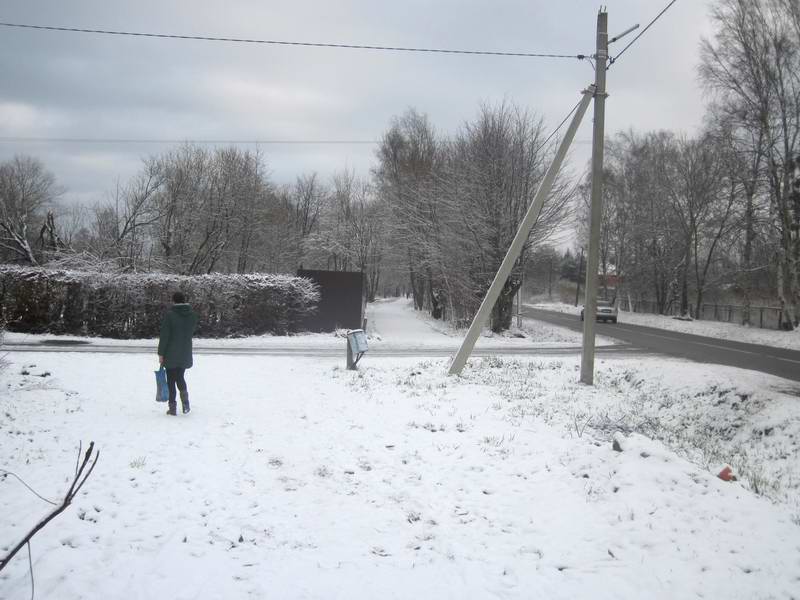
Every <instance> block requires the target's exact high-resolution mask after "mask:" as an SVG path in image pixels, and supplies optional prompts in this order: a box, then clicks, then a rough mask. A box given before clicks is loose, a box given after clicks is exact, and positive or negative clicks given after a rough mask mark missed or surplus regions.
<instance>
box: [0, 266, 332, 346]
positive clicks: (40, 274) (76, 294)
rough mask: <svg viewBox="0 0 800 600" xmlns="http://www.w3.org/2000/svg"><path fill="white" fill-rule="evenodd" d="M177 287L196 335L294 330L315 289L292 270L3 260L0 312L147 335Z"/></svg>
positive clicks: (88, 329)
mask: <svg viewBox="0 0 800 600" xmlns="http://www.w3.org/2000/svg"><path fill="white" fill-rule="evenodd" d="M176 290H180V291H182V292H184V293H185V294H186V297H187V299H188V301H189V302H190V303H191V305H192V307H193V308H194V310H195V311H196V312H197V313H198V315H199V316H200V322H199V324H198V331H197V335H198V336H200V337H227V336H243V335H257V334H263V333H275V334H279V335H285V334H286V333H289V332H292V331H296V330H297V328H298V326H299V323H300V322H301V319H302V317H303V316H305V315H306V314H309V313H310V312H313V311H314V310H316V303H317V301H318V300H319V291H318V290H317V287H316V285H315V284H314V283H312V282H311V281H309V280H308V279H303V278H300V277H293V276H291V275H260V274H249V275H199V276H192V277H185V276H180V275H166V274H162V273H140V274H125V275H120V274H111V273H88V272H82V271H67V270H47V269H40V268H24V267H14V266H0V307H1V310H2V312H0V318H2V319H5V321H6V322H7V324H8V329H9V330H10V331H19V332H25V333H45V332H47V333H59V334H72V335H97V336H103V337H111V338H122V339H128V338H147V337H155V336H157V335H158V327H159V323H160V320H161V315H162V314H163V312H164V310H165V309H166V307H167V306H169V304H170V303H171V296H172V293H173V292H174V291H176Z"/></svg>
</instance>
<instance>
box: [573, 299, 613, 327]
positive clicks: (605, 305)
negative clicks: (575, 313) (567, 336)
mask: <svg viewBox="0 0 800 600" xmlns="http://www.w3.org/2000/svg"><path fill="white" fill-rule="evenodd" d="M583 311H584V309H583V308H582V309H581V321H583ZM596 315H597V320H598V321H611V322H612V323H616V322H617V307H616V306H615V305H614V303H613V302H611V301H610V300H598V301H597V312H596Z"/></svg>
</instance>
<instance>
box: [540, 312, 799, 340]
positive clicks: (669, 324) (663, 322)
mask: <svg viewBox="0 0 800 600" xmlns="http://www.w3.org/2000/svg"><path fill="white" fill-rule="evenodd" d="M525 306H530V307H531V308H540V309H543V310H552V311H555V312H560V313H566V314H571V315H576V316H577V315H579V314H580V313H581V308H580V307H579V306H577V307H576V306H573V305H572V304H563V303H555V302H543V303H532V304H525ZM618 319H619V322H620V323H631V324H633V325H644V326H645V327H655V328H658V329H667V330H669V331H678V332H681V333H691V334H694V335H703V336H706V337H712V338H718V339H724V340H732V341H736V342H744V343H747V344H761V345H763V346H773V347H775V348H787V349H790V350H800V330H795V331H777V330H773V329H759V328H758V327H742V326H741V325H737V324H736V323H719V322H717V321H684V320H681V319H675V318H673V317H665V316H662V315H649V314H644V313H633V312H627V311H624V310H621V311H619V317H618Z"/></svg>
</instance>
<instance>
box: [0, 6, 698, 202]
mask: <svg viewBox="0 0 800 600" xmlns="http://www.w3.org/2000/svg"><path fill="white" fill-rule="evenodd" d="M666 4H667V0H608V1H607V2H606V5H607V6H608V12H609V30H610V31H609V32H610V33H611V34H612V35H613V34H615V33H619V32H621V31H622V30H624V29H626V28H627V27H629V26H630V25H633V24H634V23H637V22H638V23H641V24H642V26H644V25H645V24H647V23H648V22H649V21H650V20H651V19H652V18H653V17H654V16H655V15H656V14H657V13H658V12H659V11H660V10H661V9H662V8H663V7H664V6H665V5H666ZM599 6H600V5H599V4H598V3H595V2H588V1H586V0H560V1H559V0H526V1H522V0H499V1H498V0H495V1H488V0H437V1H435V2H434V1H424V0H404V1H403V2H396V1H392V2H386V1H381V0H339V1H331V0H328V1H321V0H293V1H291V2H274V1H264V0H176V1H171V2H165V1H164V0H138V1H137V2H130V1H119V0H71V1H69V2H64V1H63V0H26V1H24V2H22V1H18V2H4V3H3V10H2V13H0V20H1V21H4V22H12V23H25V24H34V25H52V26H64V27H82V28H92V29H113V30H126V31H140V32H152V33H170V34H181V35H211V36H223V37H241V38H259V39H279V40H287V41H308V42H331V43H351V44H368V45H392V46H412V47H418V46H422V47H433V48H453V49H468V50H498V51H512V52H516V51H521V52H544V53H558V54H578V53H584V54H590V53H592V52H593V50H594V39H595V25H596V15H597V10H598V8H599ZM710 33H711V29H710V23H709V18H708V2H707V1H704V0H678V2H677V3H676V4H675V5H674V6H673V7H672V8H671V9H670V11H668V12H667V13H666V15H665V16H664V17H663V18H662V19H661V20H660V21H659V22H658V23H656V25H654V27H653V28H652V29H651V30H650V31H649V32H648V33H647V34H645V35H644V36H643V37H642V38H641V39H640V40H639V41H638V42H637V43H636V44H635V45H634V46H633V47H632V48H631V49H630V50H628V52H627V53H626V54H625V55H624V56H623V57H622V58H621V59H620V61H619V62H618V63H617V64H616V65H615V66H614V67H613V68H612V69H611V70H610V71H609V74H608V90H609V94H610V98H609V101H608V103H607V121H606V131H607V133H608V134H613V133H614V132H616V131H619V130H625V129H628V128H635V129H637V130H649V129H666V128H668V129H676V130H681V131H685V132H687V133H692V132H693V131H695V130H696V128H697V127H698V126H699V124H700V122H701V120H702V116H703V97H702V94H701V90H700V88H699V86H698V83H697V75H696V65H697V58H698V45H699V42H700V38H701V36H703V35H709V34H710ZM631 37H632V36H629V37H628V38H627V39H626V40H625V42H624V43H627V41H628V40H630V39H631ZM0 40H1V41H0V49H2V52H0V81H2V85H0V137H10V136H13V137H45V138H133V139H178V140H184V139H225V140H229V139H236V140H256V139H258V140H333V139H336V140H376V139H378V138H379V137H380V136H381V134H382V133H383V132H384V131H385V129H386V128H387V127H388V124H389V121H390V119H391V118H392V116H395V115H399V114H400V113H402V112H403V111H404V110H405V109H406V108H408V107H411V106H413V107H415V108H417V109H418V110H419V111H421V112H424V113H426V114H428V115H429V117H430V119H431V121H432V123H433V124H434V125H435V126H436V127H437V129H438V130H439V131H441V132H443V133H448V132H452V131H454V130H455V129H456V128H457V127H458V126H459V125H460V124H461V123H463V122H464V121H465V120H468V119H470V118H472V117H473V116H474V115H475V114H476V111H477V108H478V105H479V104H480V103H481V102H497V101H501V100H503V99H508V100H511V101H513V102H515V103H517V104H519V105H522V106H525V107H528V108H529V109H531V110H533V111H536V112H537V113H538V114H540V115H542V116H543V117H544V119H545V122H546V123H547V126H548V128H550V127H554V126H556V125H557V124H558V123H559V122H560V121H561V119H562V118H563V117H564V115H565V114H566V112H567V111H568V110H569V109H570V108H571V107H572V106H573V105H574V104H575V103H576V102H577V100H578V99H579V91H580V90H581V89H582V88H584V87H585V86H586V85H587V84H589V83H591V82H592V81H593V79H594V74H593V71H592V69H591V66H590V65H589V63H588V62H586V61H577V60H565V59H540V58H508V57H492V56H460V55H442V54H416V53H392V52H381V51H366V50H346V49H329V48H305V47H285V46H268V45H250V44H233V43H224V42H207V41H181V40H168V39H166V40H165V39H149V38H135V37H117V36H105V35H96V34H82V33H65V32H48V31H34V30H22V29H10V28H5V27H0ZM624 43H622V42H620V43H618V44H617V45H616V48H614V47H612V54H614V53H615V51H619V50H620V49H621V48H622V47H623V45H624ZM590 138H591V119H590V118H589V117H588V115H587V119H586V120H585V121H584V124H583V125H582V127H581V130H580V132H579V133H578V136H577V139H578V140H579V143H578V145H576V147H575V150H574V152H573V156H572V166H573V169H576V170H583V169H584V168H585V162H586V160H587V159H588V156H589V146H588V144H587V142H588V140H590ZM581 142H582V143H581ZM168 148H169V146H167V145H160V144H153V143H146V144H96V143H64V142H47V143H44V142H36V143H32V142H0V160H5V159H7V158H9V157H11V156H13V155H14V154H30V155H33V156H37V157H39V158H41V159H42V160H43V161H44V163H45V164H46V166H47V167H48V168H49V169H50V170H51V171H53V173H54V174H55V175H56V177H57V179H58V180H59V182H60V183H61V184H62V185H64V186H65V187H66V188H67V193H66V195H65V199H68V200H79V201H83V202H88V203H92V202H94V201H95V200H99V199H101V198H102V197H103V195H104V193H105V192H106V191H107V190H111V189H113V187H114V185H115V182H116V180H117V179H118V178H119V179H121V180H122V181H125V180H126V179H127V178H128V177H130V176H131V175H133V174H134V173H135V172H136V171H137V170H138V169H139V168H140V166H141V159H142V157H144V156H147V155H150V154H155V153H158V152H162V151H165V150H167V149H168ZM262 150H263V151H264V153H265V155H266V158H267V163H268V165H269V167H270V169H271V171H272V174H273V178H274V179H275V180H276V181H278V182H291V181H293V180H294V178H295V176H296V175H298V174H300V173H302V172H310V171H317V172H319V173H320V174H321V175H323V176H325V177H327V176H329V175H330V174H331V173H333V171H335V170H338V169H342V168H345V167H348V168H352V169H355V170H356V172H358V173H362V174H367V173H368V171H369V168H370V166H371V165H372V164H373V153H374V146H370V145H335V146H332V145H291V146H290V145H264V146H262Z"/></svg>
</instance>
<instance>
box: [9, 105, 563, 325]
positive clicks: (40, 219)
mask: <svg viewBox="0 0 800 600" xmlns="http://www.w3.org/2000/svg"><path fill="white" fill-rule="evenodd" d="M543 141H544V135H543V124H542V122H541V120H540V119H539V118H538V117H536V116H535V115H533V114H531V113H528V112H526V111H524V110H522V109H520V108H518V107H515V106H513V105H511V104H508V103H503V104H500V105H498V106H484V107H482V108H481V109H480V111H479V112H478V115H477V117H476V118H475V119H474V120H472V121H470V122H467V123H465V124H464V125H463V127H462V128H461V129H460V130H459V131H457V132H456V133H455V134H454V135H453V136H450V137H445V136H443V135H441V134H439V133H437V132H436V131H435V130H434V128H433V127H432V125H431V124H430V123H429V122H428V120H427V118H426V117H425V116H424V115H421V114H419V113H417V112H416V111H414V110H409V111H408V112H407V113H406V114H404V115H403V116H401V117H399V118H396V119H394V120H393V121H392V123H391V126H390V128H389V130H388V131H387V132H386V134H385V135H384V136H383V138H382V142H381V143H380V146H379V149H378V151H377V158H378V165H377V167H376V168H375V170H374V172H373V173H372V174H371V176H370V177H369V178H364V177H357V176H356V175H355V174H353V173H351V172H348V171H342V172H339V173H338V174H336V175H334V176H333V177H332V178H331V180H330V181H322V180H321V179H320V178H319V177H318V176H317V175H316V174H305V175H301V176H299V177H298V178H297V180H296V182H295V183H294V184H293V185H276V184H275V183H274V182H273V181H272V180H271V179H270V177H269V173H268V168H267V163H266V160H265V157H264V156H263V155H262V154H261V153H260V152H258V151H255V152H253V151H247V150H242V149H239V148H236V147H229V148H218V149H207V148H204V147H200V146H196V145H183V146H180V147H177V148H175V149H172V150H170V151H168V152H166V153H164V154H161V155H159V156H154V157H150V158H147V159H146V160H144V162H143V165H142V167H141V170H140V172H139V173H138V174H137V175H136V176H135V177H133V178H132V179H131V180H130V181H128V182H126V183H124V184H121V185H119V186H118V187H117V188H116V189H115V190H114V192H113V193H112V194H110V196H109V197H108V199H107V200H106V201H103V202H99V203H97V204H95V205H94V206H90V207H85V206H82V207H79V206H69V207H67V206H65V205H63V204H62V205H59V204H57V203H56V202H55V200H56V198H57V197H58V196H59V195H60V194H61V190H60V189H59V188H58V186H57V184H56V182H55V180H54V178H53V176H52V175H50V174H49V173H48V172H47V170H46V169H45V167H44V165H42V163H41V162H39V161H38V160H36V159H34V158H31V157H25V156H18V157H16V158H14V159H12V160H10V161H7V162H6V163H3V164H2V165H0V252H2V258H3V259H4V260H5V261H6V262H16V263H19V264H25V265H33V266H36V265H45V264H46V265H48V266H49V267H51V268H61V269H73V270H75V269H78V270H84V271H102V272H119V273H136V272H154V271H155V272H164V273H173V274H180V275H199V274H208V273H250V272H270V273H292V272H295V271H296V270H297V269H298V267H300V266H302V267H304V268H307V269H309V268H310V269H314V268H317V269H329V270H349V271H361V272H363V273H364V274H365V280H366V282H367V296H368V299H370V300H373V299H374V298H375V296H376V294H378V293H379V292H380V291H384V290H395V289H398V288H399V287H400V286H401V285H403V286H409V287H410V289H411V290H413V297H414V300H415V305H416V307H417V308H418V309H428V310H431V312H432V313H433V314H434V316H436V317H438V318H448V319H459V320H464V319H468V318H470V317H471V316H472V313H473V312H474V310H475V308H476V307H477V305H478V303H479V302H480V300H481V298H482V296H483V294H484V293H485V291H486V289H487V288H488V286H489V283H490V282H491V279H492V277H493V276H494V273H495V271H496V269H497V267H498V265H499V264H500V261H501V260H502V258H503V255H504V254H505V251H506V249H507V247H508V244H509V243H510V241H511V238H512V237H513V234H514V232H515V230H516V227H517V224H518V223H519V221H520V220H521V218H522V216H523V214H524V211H525V209H526V207H527V206H528V204H529V203H530V201H531V199H532V197H533V194H534V193H535V191H536V188H537V186H538V183H539V180H540V179H541V178H542V176H543V174H544V170H545V168H546V166H547V164H548V163H549V161H550V155H549V151H548V150H546V149H544V148H543V147H542V145H543ZM572 195H573V189H572V188H571V186H570V184H569V183H568V182H566V180H564V181H560V182H559V183H558V184H557V186H556V190H555V192H554V194H553V196H552V199H551V201H550V202H548V204H547V205H546V207H545V210H544V211H543V213H542V216H541V218H540V220H539V223H538V224H537V226H536V229H535V231H534V234H533V235H534V237H535V238H537V239H545V238H546V237H547V236H549V235H550V234H551V233H552V232H553V230H554V229H555V228H556V227H557V226H558V225H559V224H560V223H561V222H563V221H564V220H565V219H566V218H567V216H568V213H567V211H566V210H565V207H566V206H567V203H568V202H569V201H570V199H571V198H572ZM528 251H529V248H526V253H527V252H528ZM520 264H521V263H520ZM519 273H520V271H519V269H517V270H515V274H514V276H513V277H512V279H511V280H510V281H509V283H508V284H507V286H506V289H505V290H504V294H503V296H502V298H501V301H500V302H499V303H498V308H497V310H496V311H495V316H494V318H493V327H494V328H495V329H501V328H506V327H508V325H509V323H510V316H511V312H510V307H511V299H512V296H513V294H514V293H515V292H516V290H517V288H518V287H519Z"/></svg>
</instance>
